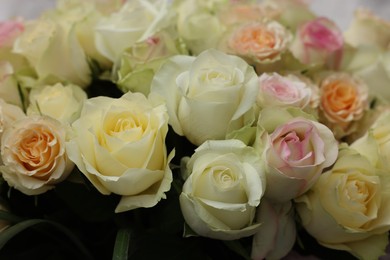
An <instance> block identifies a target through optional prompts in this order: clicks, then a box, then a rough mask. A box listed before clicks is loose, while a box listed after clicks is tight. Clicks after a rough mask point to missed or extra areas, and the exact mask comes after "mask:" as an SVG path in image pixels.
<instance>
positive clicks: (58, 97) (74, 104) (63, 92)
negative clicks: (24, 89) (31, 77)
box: [27, 83, 87, 123]
mask: <svg viewBox="0 0 390 260" xmlns="http://www.w3.org/2000/svg"><path fill="white" fill-rule="evenodd" d="M86 99H87V94H86V93H85V91H84V90H82V89H81V88H80V87H79V86H76V85H65V86H64V85H62V84H60V83H57V84H55V85H53V86H45V87H42V88H38V89H33V90H32V91H31V92H30V105H29V107H28V108H27V115H33V114H43V115H47V116H50V117H52V118H55V119H57V120H58V121H60V122H62V123H72V122H73V121H75V120H76V119H77V118H79V116H80V111H81V108H82V106H83V102H84V101H85V100H86Z"/></svg>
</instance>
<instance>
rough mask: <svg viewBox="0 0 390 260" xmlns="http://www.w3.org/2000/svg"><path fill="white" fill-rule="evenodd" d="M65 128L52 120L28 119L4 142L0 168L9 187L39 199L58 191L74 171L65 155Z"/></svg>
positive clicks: (15, 125)
mask: <svg viewBox="0 0 390 260" xmlns="http://www.w3.org/2000/svg"><path fill="white" fill-rule="evenodd" d="M65 131H66V130H65V128H64V127H63V125H62V124H61V123H60V122H59V121H57V120H55V119H52V118H50V117H44V116H36V117H25V118H23V119H21V120H18V121H16V122H14V123H13V124H12V127H8V128H7V129H6V130H5V131H4V133H3V136H2V138H1V157H2V160H3V164H4V165H3V166H1V167H0V170H1V173H2V176H3V178H4V179H5V180H6V181H7V183H8V185H9V186H11V187H14V188H15V189H17V190H19V191H21V192H23V193H25V194H27V195H37V194H41V193H44V192H46V191H47V190H49V189H52V188H54V185H55V184H57V183H59V182H61V181H62V180H64V179H65V178H66V177H67V176H68V174H69V173H70V171H71V170H72V168H73V164H72V163H71V161H70V160H69V159H68V157H67V155H66V151H65V135H66V133H65Z"/></svg>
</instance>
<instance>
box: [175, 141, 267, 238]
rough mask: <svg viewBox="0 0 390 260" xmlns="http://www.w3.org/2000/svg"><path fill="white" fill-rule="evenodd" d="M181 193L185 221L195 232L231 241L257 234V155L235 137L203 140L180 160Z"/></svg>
mask: <svg viewBox="0 0 390 260" xmlns="http://www.w3.org/2000/svg"><path fill="white" fill-rule="evenodd" d="M183 164H184V167H183V168H184V169H185V170H184V175H187V176H188V175H189V176H188V178H187V180H186V181H185V183H184V185H183V190H182V193H181V195H180V207H181V211H182V213H183V216H184V219H185V221H186V223H187V224H188V225H189V226H190V227H191V229H192V230H194V231H195V232H196V233H197V234H198V235H201V236H206V237H211V238H214V239H222V240H234V239H238V238H241V237H245V236H250V235H253V234H254V233H256V231H257V230H258V228H259V224H256V223H254V216H255V211H256V207H257V206H258V205H259V204H260V199H261V197H262V195H263V192H264V186H265V180H264V175H263V170H262V166H261V161H260V158H259V157H258V156H257V154H256V152H255V151H254V149H253V148H251V147H248V146H246V145H245V144H244V143H242V142H241V141H238V140H233V139H232V140H218V141H206V142H205V143H203V144H202V145H201V146H199V147H198V148H197V149H196V150H195V153H194V154H193V155H192V156H191V158H186V159H185V160H183Z"/></svg>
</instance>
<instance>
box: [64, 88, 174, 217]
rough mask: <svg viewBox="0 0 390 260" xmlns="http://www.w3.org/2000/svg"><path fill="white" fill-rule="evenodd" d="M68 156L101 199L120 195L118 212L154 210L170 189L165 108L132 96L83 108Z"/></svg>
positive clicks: (102, 99) (95, 101) (98, 100)
mask: <svg viewBox="0 0 390 260" xmlns="http://www.w3.org/2000/svg"><path fill="white" fill-rule="evenodd" d="M72 128H73V132H74V133H73V134H74V136H73V137H72V139H71V140H70V141H69V142H68V143H67V149H68V156H69V158H70V159H71V160H72V161H73V162H74V163H75V164H76V165H77V167H78V168H79V169H80V171H81V172H82V173H83V174H84V175H85V176H86V177H87V178H88V179H89V180H90V181H91V183H92V184H93V185H94V186H95V187H96V189H98V190H99V191H100V192H101V193H102V194H106V195H108V194H110V193H115V194H118V195H122V199H121V201H120V202H119V204H118V206H117V208H116V212H122V211H126V210H131V209H134V208H138V207H153V206H154V205H156V204H157V203H158V202H159V201H160V200H161V199H162V198H165V197H166V196H165V192H166V191H168V190H169V189H170V187H171V182H172V172H171V170H170V168H169V161H170V160H171V159H172V157H173V155H174V152H172V153H171V154H170V155H169V157H168V156H167V151H166V147H165V137H166V134H167V132H168V116H167V114H166V107H165V105H164V104H155V102H154V101H152V100H151V99H150V100H148V99H147V98H146V97H145V96H144V95H142V94H139V93H131V92H128V93H127V94H125V95H123V96H122V97H121V98H119V99H114V98H109V97H103V96H102V97H96V98H91V99H88V100H87V101H86V102H85V103H84V107H83V109H82V111H81V116H80V118H79V119H77V120H76V121H75V122H74V123H73V124H72Z"/></svg>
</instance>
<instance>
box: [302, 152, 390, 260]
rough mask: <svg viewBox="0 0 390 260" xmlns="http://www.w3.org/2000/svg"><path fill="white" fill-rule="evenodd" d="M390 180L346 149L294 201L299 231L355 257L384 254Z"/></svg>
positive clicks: (389, 213)
mask: <svg viewBox="0 0 390 260" xmlns="http://www.w3.org/2000/svg"><path fill="white" fill-rule="evenodd" d="M389 188H390V176H389V174H388V172H384V171H381V170H379V169H377V168H375V167H374V166H373V164H371V162H370V161H369V160H367V158H366V157H364V156H362V155H360V154H358V153H357V152H355V151H354V150H352V149H350V148H348V147H344V148H342V150H341V151H340V156H339V158H338V160H337V162H336V164H335V165H334V166H333V167H332V168H331V169H330V170H329V171H327V172H325V173H323V174H322V175H321V177H320V178H319V180H318V182H317V183H316V184H315V185H314V186H313V188H312V189H311V190H310V191H309V192H307V193H306V194H305V195H303V196H302V197H299V198H297V199H296V200H295V202H296V209H297V211H298V213H299V216H300V218H301V220H302V225H303V227H304V228H305V229H306V230H307V231H308V232H309V234H310V235H312V236H313V237H314V238H315V239H316V240H317V241H318V242H319V243H320V244H321V245H323V246H325V247H329V248H333V249H338V250H346V251H348V252H350V253H351V254H353V255H355V256H356V257H358V258H359V259H378V258H379V256H381V255H383V254H384V253H385V248H386V246H387V244H388V231H389V230H390V193H389Z"/></svg>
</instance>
